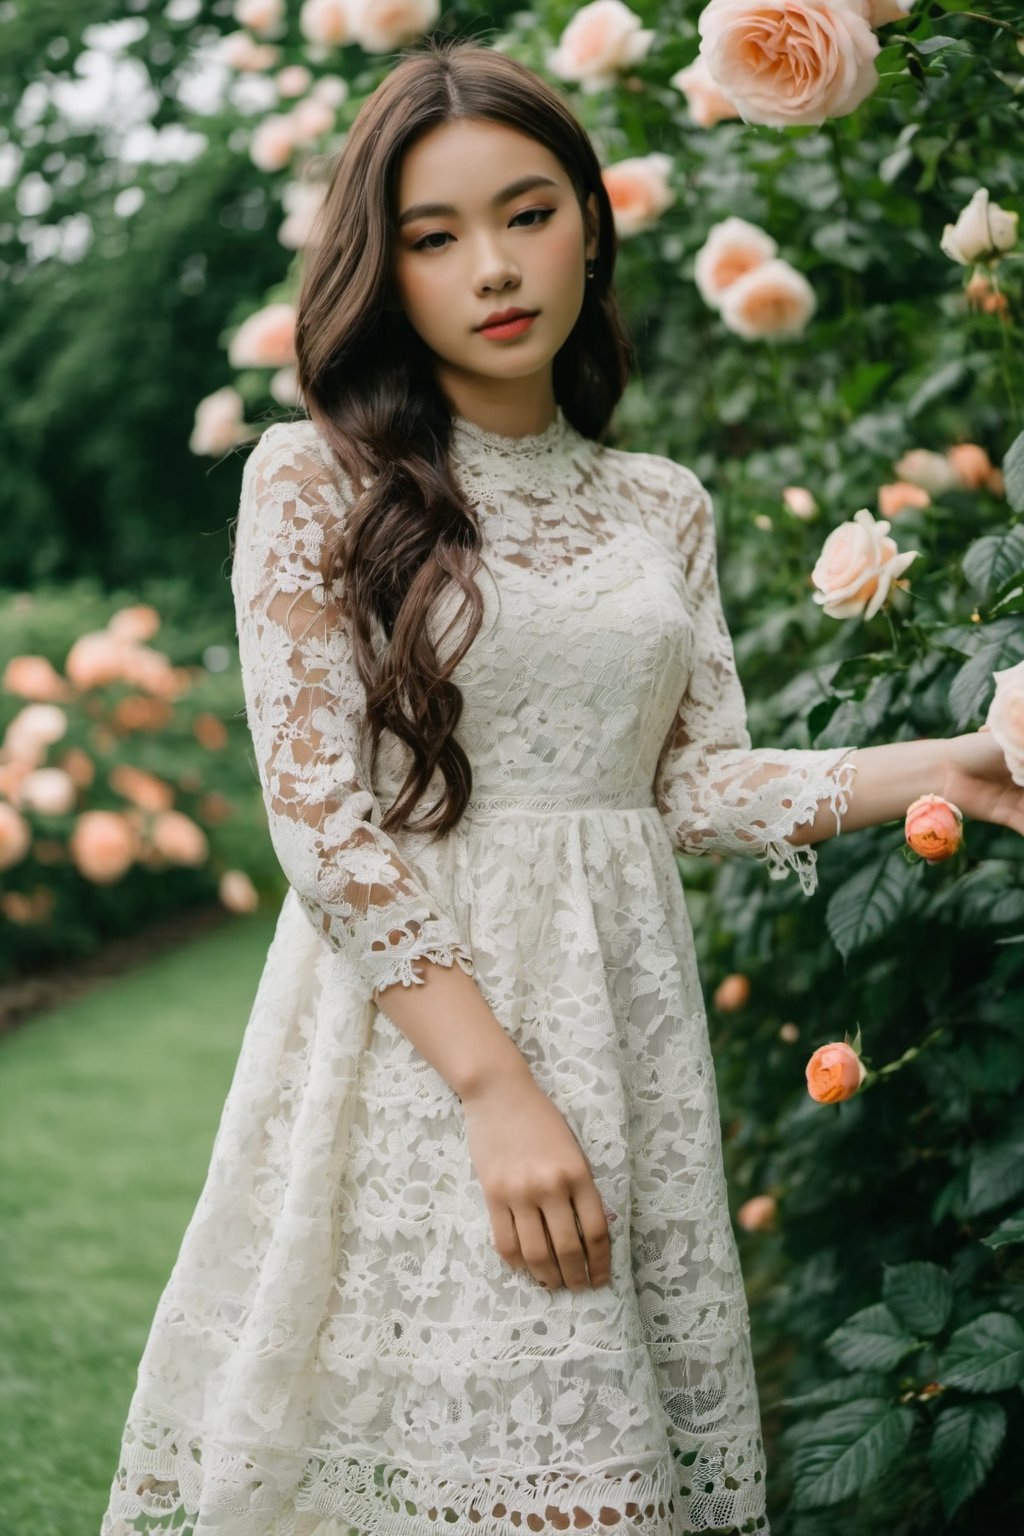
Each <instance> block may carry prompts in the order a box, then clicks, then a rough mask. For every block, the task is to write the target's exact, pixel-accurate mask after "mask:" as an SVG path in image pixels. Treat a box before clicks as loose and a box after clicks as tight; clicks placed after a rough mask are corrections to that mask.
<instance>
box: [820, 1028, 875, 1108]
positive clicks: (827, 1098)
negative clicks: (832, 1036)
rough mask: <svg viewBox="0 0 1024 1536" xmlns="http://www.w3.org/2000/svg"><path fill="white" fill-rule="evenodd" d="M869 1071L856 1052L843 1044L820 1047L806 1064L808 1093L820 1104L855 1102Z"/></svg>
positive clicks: (832, 1043)
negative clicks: (855, 1097) (843, 1101)
mask: <svg viewBox="0 0 1024 1536" xmlns="http://www.w3.org/2000/svg"><path fill="white" fill-rule="evenodd" d="M865 1077H867V1069H866V1067H865V1066H864V1063H863V1062H862V1061H861V1059H860V1057H859V1056H858V1055H857V1053H856V1051H854V1050H852V1049H851V1048H850V1046H848V1045H844V1044H843V1043H842V1042H841V1041H839V1040H835V1041H832V1042H831V1043H830V1044H828V1045H819V1046H818V1049H817V1050H816V1051H815V1053H814V1055H813V1056H812V1057H811V1059H810V1061H809V1062H808V1063H807V1092H808V1093H809V1094H810V1096H811V1098H812V1099H815V1100H816V1101H817V1103H819V1104H839V1103H840V1102H841V1101H842V1100H843V1099H852V1098H853V1096H854V1094H855V1093H856V1092H857V1090H858V1089H859V1088H860V1086H861V1084H862V1083H863V1081H864V1079H865Z"/></svg>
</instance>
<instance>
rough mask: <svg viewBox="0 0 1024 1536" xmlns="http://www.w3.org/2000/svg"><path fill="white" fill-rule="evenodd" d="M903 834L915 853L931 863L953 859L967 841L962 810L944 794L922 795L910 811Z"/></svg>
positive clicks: (908, 809) (909, 808)
mask: <svg viewBox="0 0 1024 1536" xmlns="http://www.w3.org/2000/svg"><path fill="white" fill-rule="evenodd" d="M904 832H905V834H906V839H907V842H908V843H909V844H910V846H911V848H913V850H914V852H915V853H919V854H920V855H921V857H922V859H925V860H926V861H927V862H928V863H929V864H941V863H942V861H943V859H951V858H952V857H953V855H954V854H955V853H956V852H957V851H958V850H959V848H960V846H961V844H962V843H963V840H964V818H963V815H962V814H961V812H960V810H959V808H958V807H957V806H955V805H953V804H952V802H951V801H949V800H943V798H942V796H941V795H921V796H920V797H919V798H918V799H917V800H915V801H914V803H913V805H911V806H909V807H908V808H907V815H906V822H905V824H904Z"/></svg>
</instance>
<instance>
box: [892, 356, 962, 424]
mask: <svg viewBox="0 0 1024 1536" xmlns="http://www.w3.org/2000/svg"><path fill="white" fill-rule="evenodd" d="M966 377H967V367H966V365H965V364H964V363H962V362H960V361H959V360H957V361H955V362H952V363H944V364H943V366H942V367H941V368H936V369H935V370H934V372H932V373H930V374H929V375H928V377H927V378H926V379H925V381H924V383H923V384H921V385H919V386H918V388H917V389H916V390H915V391H914V393H913V394H912V395H911V397H910V399H909V400H908V401H907V405H906V412H907V416H908V417H910V416H916V415H917V414H918V412H919V411H923V410H924V408H925V406H926V405H931V403H932V401H933V400H937V399H938V398H939V396H940V395H945V394H948V393H949V392H950V391H951V390H954V389H956V387H957V385H958V384H961V383H963V381H964V379H965V378H966Z"/></svg>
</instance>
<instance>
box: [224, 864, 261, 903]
mask: <svg viewBox="0 0 1024 1536" xmlns="http://www.w3.org/2000/svg"><path fill="white" fill-rule="evenodd" d="M217 891H218V894H219V896H220V899H221V902H222V903H223V905H224V906H225V907H227V909H228V911H229V912H255V911H256V908H257V907H258V906H259V904H260V898H259V894H258V892H257V890H256V887H255V886H254V885H253V883H252V881H251V880H250V879H249V876H248V875H247V874H246V873H245V871H244V870H242V869H226V870H225V871H224V873H223V874H222V875H221V877H220V880H219V882H218V885H217Z"/></svg>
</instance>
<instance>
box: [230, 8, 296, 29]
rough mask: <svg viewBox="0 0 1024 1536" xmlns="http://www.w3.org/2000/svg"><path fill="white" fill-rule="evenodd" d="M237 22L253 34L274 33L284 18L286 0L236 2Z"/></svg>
mask: <svg viewBox="0 0 1024 1536" xmlns="http://www.w3.org/2000/svg"><path fill="white" fill-rule="evenodd" d="M234 9H235V20H236V21H237V22H238V24H239V26H241V27H248V28H249V30H250V31H252V32H273V31H274V30H275V29H276V28H277V27H278V26H280V24H281V21H282V19H283V17H284V0H235V7H234Z"/></svg>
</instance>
